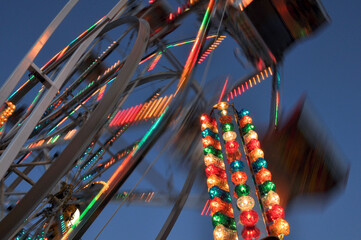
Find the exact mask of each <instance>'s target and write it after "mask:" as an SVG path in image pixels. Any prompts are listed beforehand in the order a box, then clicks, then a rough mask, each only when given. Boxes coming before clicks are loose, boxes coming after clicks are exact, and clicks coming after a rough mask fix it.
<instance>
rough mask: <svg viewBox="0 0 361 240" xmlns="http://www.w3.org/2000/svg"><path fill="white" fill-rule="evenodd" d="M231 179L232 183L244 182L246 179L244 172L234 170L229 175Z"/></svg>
mask: <svg viewBox="0 0 361 240" xmlns="http://www.w3.org/2000/svg"><path fill="white" fill-rule="evenodd" d="M231 180H232V182H233V183H234V185H240V184H245V183H246V181H247V174H246V173H245V172H241V171H238V172H234V173H233V174H232V176H231Z"/></svg>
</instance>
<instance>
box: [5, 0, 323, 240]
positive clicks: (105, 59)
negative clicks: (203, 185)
mask: <svg viewBox="0 0 361 240" xmlns="http://www.w3.org/2000/svg"><path fill="white" fill-rule="evenodd" d="M76 3H77V1H75V0H71V1H69V2H68V4H67V5H66V6H65V7H64V8H63V9H62V10H61V12H60V13H59V14H58V15H57V16H56V18H55V19H54V20H53V22H52V23H51V24H50V25H49V27H48V28H47V29H46V30H45V32H44V34H43V35H42V36H41V37H40V38H39V41H38V42H36V43H35V45H34V47H33V48H32V49H31V50H30V51H29V53H28V54H27V55H26V56H25V58H24V59H23V61H22V62H21V63H20V64H19V66H18V67H17V68H16V69H15V70H14V72H13V74H12V75H11V76H10V77H9V79H8V80H7V81H6V82H5V84H4V85H3V87H2V88H1V90H0V106H2V107H1V109H0V111H1V115H0V127H1V128H0V134H1V135H0V153H1V156H0V164H1V167H0V174H1V176H0V177H1V178H0V179H1V188H0V192H1V193H0V204H1V206H2V207H1V219H2V220H1V222H0V239H73V238H75V239H78V238H80V237H81V236H82V235H83V234H84V232H85V231H86V230H87V229H88V227H89V226H90V225H91V224H92V222H93V221H94V220H95V218H96V217H97V216H98V215H99V214H100V212H101V211H102V210H103V209H104V207H105V206H106V205H107V204H108V203H109V201H111V200H112V199H114V198H115V196H117V195H119V194H117V191H118V190H119V188H120V187H121V186H122V185H123V184H124V182H125V181H126V180H127V179H128V177H129V176H130V175H131V174H132V173H133V171H134V170H135V169H136V167H137V165H138V164H139V163H140V162H141V161H142V160H143V159H145V158H146V157H147V153H148V152H149V151H151V150H152V149H153V146H154V145H155V144H156V142H157V141H159V139H160V138H161V136H164V135H168V136H169V134H171V135H172V136H176V137H175V139H173V140H174V142H167V143H166V144H164V146H163V147H162V150H161V151H160V152H163V151H165V150H166V149H169V148H174V149H177V148H179V146H182V147H184V148H185V149H186V151H181V150H179V149H178V150H179V151H180V152H181V155H180V156H179V158H183V159H192V161H191V163H190V165H191V168H190V169H192V170H189V174H188V177H187V180H186V181H185V184H184V186H183V189H182V191H181V192H180V193H179V195H178V197H177V199H176V201H175V203H174V207H173V210H172V212H171V214H170V215H169V217H168V219H167V221H166V223H165V224H164V226H163V228H162V229H161V231H160V233H159V235H158V236H157V239H165V238H166V237H167V236H168V234H169V232H170V231H171V229H172V227H173V225H174V223H175V220H176V219H177V217H178V215H179V214H180V212H181V210H182V208H183V207H184V202H185V200H186V199H187V198H188V195H189V192H190V189H191V187H192V183H193V181H194V179H195V176H196V175H197V174H199V172H200V171H194V169H198V167H200V166H201V164H200V163H201V162H200V161H199V159H201V154H202V153H201V151H200V147H199V144H200V139H199V134H198V135H196V136H193V138H191V139H190V138H188V137H185V135H186V134H189V132H187V131H185V130H184V129H185V128H186V127H187V128H189V126H190V125H192V124H193V125H194V126H195V128H199V126H198V125H197V124H194V122H195V121H194V119H196V118H197V117H199V113H200V112H202V111H205V110H207V109H210V106H213V105H214V104H215V103H217V102H220V101H221V100H222V99H223V100H227V101H230V100H232V99H233V98H234V97H236V96H237V95H241V94H242V93H243V92H245V91H246V90H247V89H249V88H251V87H252V86H254V85H256V84H258V83H261V81H263V80H264V79H266V78H267V77H271V76H272V75H273V95H272V103H274V104H273V108H274V111H273V113H274V114H273V117H272V123H273V124H272V125H273V126H276V125H277V121H278V120H277V114H278V108H279V106H278V102H279V93H278V91H279V85H280V78H279V74H278V72H277V66H278V63H279V62H281V61H282V57H283V53H284V51H285V50H286V49H287V48H288V47H289V46H291V45H292V44H293V43H295V42H296V41H297V40H298V39H300V38H303V37H304V36H307V35H308V34H310V33H311V32H312V31H314V30H315V29H316V28H318V27H319V26H320V25H321V24H322V23H324V22H325V21H326V18H325V13H324V11H323V9H322V6H321V5H320V3H319V2H318V1H311V0H309V1H303V3H301V2H300V1H296V0H294V1H283V0H269V1H261V0H254V1H252V0H248V1H215V0H211V1H209V2H208V1H195V0H191V1H187V2H185V3H184V4H183V5H181V6H178V7H177V8H176V10H175V11H173V12H172V11H171V10H170V9H171V8H170V7H169V6H168V5H167V4H166V3H165V2H162V1H152V2H150V3H147V5H146V6H144V7H142V4H140V2H137V1H134V2H126V1H120V2H119V3H118V4H116V5H115V6H114V8H113V9H112V10H111V11H110V12H109V13H108V14H107V15H106V16H104V17H103V18H101V19H100V20H99V21H98V22H96V23H95V24H94V25H92V26H91V27H90V28H89V29H87V30H86V31H85V32H83V33H82V34H81V35H79V36H78V37H77V38H76V39H74V40H73V41H72V42H71V43H70V44H69V45H68V46H66V47H65V48H64V49H62V50H61V51H60V52H59V53H57V54H56V55H55V56H54V57H53V58H51V59H50V60H49V61H48V62H47V63H46V64H45V65H44V66H42V67H38V66H37V65H36V64H35V63H34V62H33V61H34V59H35V57H36V56H37V54H38V53H39V51H40V50H41V48H42V46H43V45H44V44H45V43H46V41H47V39H48V38H49V37H50V35H51V34H52V32H53V31H54V30H55V29H56V28H57V26H58V25H59V24H60V23H61V21H62V20H63V19H64V18H65V16H66V15H67V14H68V12H69V11H70V10H71V9H72V7H73V6H74V5H75V4H76ZM284 7H286V8H287V9H286V10H287V11H285V10H284ZM194 15H195V16H198V17H200V18H201V19H202V21H201V24H200V28H199V30H198V33H197V34H196V35H195V37H194V38H189V39H184V40H179V39H176V40H172V39H174V37H173V38H172V36H173V35H174V34H175V33H176V32H177V30H178V28H180V27H181V26H182V21H183V20H184V18H187V17H188V16H194ZM227 35H228V36H231V37H232V38H233V39H234V40H235V41H236V42H237V43H238V44H239V46H240V47H241V49H242V50H243V54H244V58H245V59H246V60H247V61H248V62H249V64H251V65H252V66H253V67H254V73H252V74H251V75H249V76H246V77H245V78H242V80H240V81H239V82H236V83H235V84H234V85H233V86H232V87H228V86H227V85H224V86H218V88H219V89H221V88H222V87H223V89H222V92H218V94H220V95H221V96H220V97H219V95H218V96H217V97H216V98H217V99H207V98H206V97H205V96H204V92H203V90H204V88H205V87H206V86H205V83H204V79H202V81H200V82H199V81H197V80H196V79H194V78H193V75H192V73H193V72H194V69H195V67H196V66H197V65H199V64H202V62H203V61H204V60H205V59H206V58H207V56H208V55H210V57H211V56H212V51H213V50H214V49H215V48H216V47H217V46H218V45H219V44H220V43H221V42H222V41H223V40H224V39H225V38H226V36H227ZM176 38H179V37H176ZM183 45H189V46H192V48H191V51H190V53H189V55H188V57H187V58H186V59H181V58H182V56H180V57H178V56H176V54H174V51H173V50H174V49H175V48H180V47H181V46H183ZM160 59H162V60H163V62H162V63H163V64H162V65H161V66H157V65H160V64H158V63H159V62H160ZM184 60H185V61H184ZM182 62H185V64H184V65H183V64H182ZM27 71H28V73H29V77H28V78H27V79H25V78H23V75H24V74H25V72H27ZM227 81H228V80H227ZM227 81H226V82H227ZM30 98H31V99H32V102H31V103H30V102H29V99H30ZM175 143H177V144H175ZM120 146H121V147H120ZM156 160H157V158H156V159H155V160H154V162H153V163H152V164H150V165H149V167H148V168H146V169H143V170H141V171H142V172H143V176H142V177H144V176H145V175H146V174H147V173H148V172H149V171H151V167H152V166H153V165H154V164H155V161H156ZM251 171H252V170H251ZM226 179H227V178H226ZM132 194H133V195H132ZM134 194H136V192H135V191H134V189H133V190H131V192H130V193H126V194H123V195H122V197H121V199H122V200H123V201H125V200H126V199H127V198H129V197H130V196H135V195H134ZM153 195H154V192H153V193H148V194H146V197H145V195H144V194H142V195H141V197H140V198H141V199H143V197H144V199H145V201H150V200H151V199H152V198H153V197H154V196H153ZM258 197H259V196H258ZM254 198H255V200H256V198H257V197H254ZM233 209H235V208H234V206H233ZM232 211H233V210H232ZM212 214H213V213H212ZM214 214H215V213H214ZM238 225H239V224H238ZM232 234H233V233H232ZM269 234H273V235H279V234H275V231H270V232H268V230H267V229H266V228H265V227H264V228H263V229H261V233H260V234H259V236H251V237H249V236H248V237H244V236H243V235H242V237H243V238H244V239H252V238H259V237H265V236H268V235H269ZM282 234H284V233H281V235H282ZM236 235H237V234H236ZM238 237H239V238H241V234H240V233H238ZM215 238H216V235H215ZM235 238H236V237H235ZM219 239H221V238H219ZM222 239H227V238H222Z"/></svg>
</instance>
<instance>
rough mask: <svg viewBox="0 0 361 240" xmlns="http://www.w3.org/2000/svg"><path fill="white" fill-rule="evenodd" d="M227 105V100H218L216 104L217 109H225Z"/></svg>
mask: <svg viewBox="0 0 361 240" xmlns="http://www.w3.org/2000/svg"><path fill="white" fill-rule="evenodd" d="M228 107H229V104H228V103H227V102H220V103H218V105H217V109H218V110H223V109H227V108H228Z"/></svg>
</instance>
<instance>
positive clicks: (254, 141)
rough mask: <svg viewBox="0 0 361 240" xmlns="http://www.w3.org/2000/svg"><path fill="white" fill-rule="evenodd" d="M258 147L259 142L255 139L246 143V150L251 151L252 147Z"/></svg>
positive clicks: (259, 145)
mask: <svg viewBox="0 0 361 240" xmlns="http://www.w3.org/2000/svg"><path fill="white" fill-rule="evenodd" d="M260 147H261V143H260V142H259V141H258V140H257V139H251V141H249V142H248V143H247V152H252V151H253V150H254V149H256V148H260Z"/></svg>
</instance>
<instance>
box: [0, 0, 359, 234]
mask: <svg viewBox="0 0 361 240" xmlns="http://www.w3.org/2000/svg"><path fill="white" fill-rule="evenodd" d="M65 3H66V1H60V0H57V1H45V0H42V1H40V0H38V1H25V0H21V1H20V0H19V1H7V2H6V3H3V5H2V8H1V9H0V16H1V25H0V32H1V38H0V57H1V58H0V73H1V76H2V78H1V80H0V83H3V82H4V81H5V80H6V78H7V77H8V76H9V75H10V73H11V72H12V71H13V69H14V68H15V67H16V66H17V64H18V63H19V61H20V60H21V59H22V57H23V56H24V55H25V54H26V53H27V51H28V50H29V48H30V47H31V46H32V44H33V43H34V41H35V40H36V39H37V37H38V36H39V35H40V34H41V33H42V31H43V30H44V29H45V27H46V26H47V25H48V24H49V23H50V21H51V20H52V19H53V17H54V16H55V15H56V13H57V12H58V11H59V10H60V9H61V8H62V6H63V5H64V4H65ZM115 3H116V1H94V0H88V1H80V3H78V5H77V6H76V8H75V9H74V10H73V12H72V13H71V14H70V15H69V17H68V18H67V19H66V20H65V22H64V24H63V25H61V26H60V27H59V29H58V31H56V33H55V34H54V35H53V37H52V38H51V39H50V40H49V43H48V44H47V45H46V47H45V48H44V52H42V53H41V54H40V55H39V57H38V58H37V59H36V63H37V64H38V65H39V66H41V65H42V64H44V63H45V62H46V60H47V59H49V58H50V57H51V56H52V55H54V54H55V53H57V52H58V51H59V50H61V49H62V48H63V47H64V46H66V44H68V43H69V42H70V41H71V40H73V39H74V38H75V37H76V36H78V35H79V34H80V33H81V32H83V31H84V30H85V29H87V28H88V27H89V26H90V25H92V24H93V23H94V22H96V21H97V20H98V19H99V18H101V17H102V16H104V15H105V14H106V13H107V12H108V10H110V9H111V7H112V6H113V5H114V4H115ZM323 4H324V6H325V8H326V10H327V12H328V14H329V16H330V18H331V20H332V21H331V23H330V24H329V25H328V26H326V27H325V28H323V29H322V30H321V31H320V32H318V33H317V34H316V35H315V36H313V37H312V38H310V39H307V40H305V41H302V42H301V43H300V44H298V45H297V46H294V47H293V48H292V49H291V50H290V51H289V52H288V53H287V54H286V57H285V61H284V67H283V80H284V81H283V96H282V102H283V107H284V109H285V110H286V111H287V110H290V109H291V108H292V107H293V106H294V105H295V104H296V103H297V101H298V100H299V98H300V97H301V95H302V94H304V93H306V94H307V97H308V100H309V101H310V102H311V103H312V105H313V107H314V109H315V112H316V113H317V115H318V118H319V119H320V121H321V124H322V125H323V126H324V127H325V129H327V130H328V135H329V136H330V139H331V140H332V141H334V142H335V144H336V146H337V147H338V148H339V150H340V151H341V152H342V157H343V159H342V160H343V161H344V162H345V163H350V166H351V168H350V175H349V180H348V184H347V186H346V188H345V189H344V191H343V192H342V191H341V192H339V193H338V194H335V198H334V199H332V200H331V201H330V202H329V204H328V205H327V206H324V207H323V208H322V209H320V208H319V207H315V206H313V207H312V206H308V205H306V204H304V203H303V201H302V200H301V199H300V200H298V201H297V202H296V204H294V206H293V208H292V209H289V210H290V211H288V212H286V219H287V220H288V221H289V223H290V226H291V235H290V236H289V237H287V239H295V240H301V239H302V240H304V239H307V240H316V239H317V240H319V239H335V240H336V239H360V238H361V233H360V231H359V229H358V228H357V227H358V226H359V223H360V216H361V206H360V204H359V202H360V201H361V191H360V190H359V189H360V184H361V174H360V170H361V162H360V160H361V148H360V144H361V107H360V105H361V93H360V89H361V82H360V75H361V62H360V58H359V56H360V55H361V47H360V43H361V31H360V29H361V14H360V13H361V3H360V2H359V1H356V0H351V1H336V0H328V1H324V2H323ZM174 6H176V5H174ZM173 9H175V8H173ZM185 24H187V26H188V30H187V32H188V31H194V34H195V33H196V28H197V25H196V24H195V23H193V22H185ZM180 36H181V38H183V35H182V34H180ZM235 46H236V45H235V43H234V41H233V40H232V39H231V38H230V37H228V38H227V40H226V41H225V42H224V44H223V45H221V46H219V47H218V48H217V49H216V51H215V54H214V59H213V61H212V64H213V65H211V66H213V67H212V68H211V69H212V70H211V71H210V73H208V78H207V79H208V80H210V79H217V78H218V79H224V78H223V77H224V76H225V75H227V74H228V73H229V74H230V75H231V78H232V79H233V80H235V79H238V78H239V77H241V76H243V75H244V74H245V73H246V72H247V69H242V68H241V67H240V65H239V64H238V65H237V62H236V61H235V60H234V57H233V52H232V50H233V48H234V47H235ZM184 49H186V51H189V48H188V49H187V48H184ZM201 69H204V67H203V68H202V67H201ZM196 76H198V77H199V76H202V72H201V70H198V71H197V75H196ZM219 84H223V80H222V81H221V80H219ZM269 87H270V84H269V83H267V84H264V85H262V86H260V87H259V88H258V89H256V88H255V90H254V91H252V92H251V91H250V92H247V95H245V97H244V98H242V99H240V100H237V101H239V102H237V103H236V104H237V106H242V107H246V108H248V109H249V110H250V111H251V112H253V113H254V119H255V122H256V124H257V123H258V124H259V125H265V124H266V123H267V121H268V117H269V104H270V103H269V99H270V95H269V94H270V88H269ZM247 96H249V97H247ZM137 104H138V103H137ZM200 174H203V173H200ZM183 175H184V174H183ZM181 176H182V174H179V176H178V177H177V180H178V179H182V178H181ZM181 181H183V180H181ZM182 184H183V182H180V183H179V186H181V185H182ZM192 193H193V192H192ZM114 209H115V205H111V206H109V207H107V208H106V209H105V211H104V213H102V214H101V215H100V219H99V220H97V221H96V223H95V224H94V226H92V227H91V228H90V230H89V232H88V233H87V234H86V235H85V237H84V239H92V236H94V235H95V234H96V233H97V232H98V231H99V229H100V228H101V226H102V225H103V224H104V222H105V221H106V219H107V218H108V217H109V216H110V215H111V214H112V211H114ZM169 210H170V208H169V207H168V208H166V207H161V208H150V207H145V206H144V207H138V206H137V207H124V208H123V209H121V210H120V211H119V213H118V214H117V215H116V217H115V218H114V219H113V220H112V221H111V223H110V224H109V226H108V227H107V228H106V232H105V233H103V234H102V235H101V236H100V239H111V238H113V239H114V238H115V239H118V238H119V239H120V235H123V236H124V239H154V237H155V236H156V234H157V233H158V231H159V230H160V228H161V226H162V224H163V222H164V221H165V219H166V217H167V214H168V212H169ZM122 229H123V230H122ZM211 231H212V227H211V221H210V218H208V217H205V216H200V212H199V211H194V210H184V211H183V212H182V214H181V216H180V218H179V220H178V222H177V224H176V226H175V228H174V229H173V231H172V233H171V235H170V237H169V239H210V238H211V236H212V232H211Z"/></svg>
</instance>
